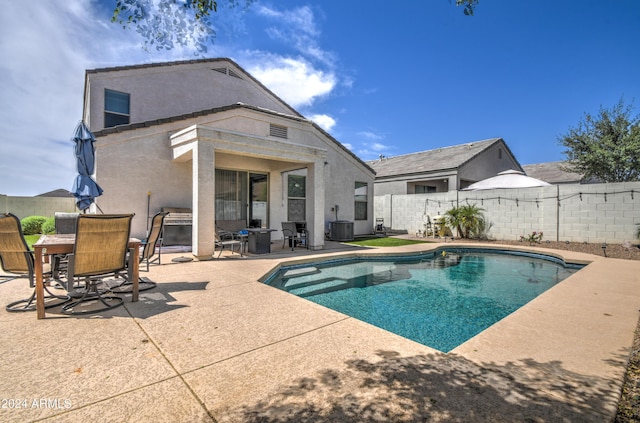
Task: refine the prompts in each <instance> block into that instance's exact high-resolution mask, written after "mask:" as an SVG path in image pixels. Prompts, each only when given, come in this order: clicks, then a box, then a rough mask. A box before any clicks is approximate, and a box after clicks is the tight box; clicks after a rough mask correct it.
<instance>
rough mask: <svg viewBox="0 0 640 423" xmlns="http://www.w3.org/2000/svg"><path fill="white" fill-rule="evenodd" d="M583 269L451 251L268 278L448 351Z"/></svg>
mask: <svg viewBox="0 0 640 423" xmlns="http://www.w3.org/2000/svg"><path fill="white" fill-rule="evenodd" d="M487 251H489V252H487ZM580 267H581V266H580V265H571V264H565V263H564V262H562V261H561V260H558V259H555V258H552V257H551V256H543V255H537V254H529V253H513V252H507V251H492V250H480V249H447V250H440V251H438V252H436V253H430V254H426V255H421V256H405V257H383V256H378V257H375V259H372V258H358V259H342V260H331V261H327V262H320V263H314V264H305V265H303V266H300V265H299V266H290V267H283V268H281V269H280V270H279V271H278V272H277V273H276V274H275V275H273V276H271V277H270V278H269V279H268V280H267V281H266V283H267V284H269V285H272V286H274V287H277V288H279V289H282V290H284V291H287V292H290V293H291V294H295V295H297V296H300V297H304V298H306V299H308V300H310V301H313V302H315V303H318V304H321V305H323V306H326V307H328V308H331V309H333V310H336V311H339V312H341V313H344V314H347V315H349V316H351V317H354V318H356V319H359V320H362V321H365V322H367V323H370V324H372V325H375V326H377V327H380V328H383V329H386V330H388V331H390V332H393V333H396V334H398V335H401V336H404V337H406V338H409V339H412V340H414V341H416V342H419V343H421V344H424V345H427V346H429V347H431V348H435V349H437V350H440V351H443V352H448V351H451V350H452V349H454V348H455V347H457V346H458V345H460V344H462V343H463V342H465V341H466V340H468V339H470V338H472V337H473V336H475V335H476V334H478V333H480V332H482V331H483V330H484V329H486V328H488V327H489V326H491V325H492V324H494V323H496V322H497V321H499V320H501V319H503V318H504V317H506V316H507V315H509V314H510V313H513V312H514V311H515V310H517V309H518V308H520V307H522V306H523V305H525V304H526V303H528V302H529V301H531V300H532V299H534V298H535V297H537V296H538V295H540V294H541V293H543V292H544V291H546V290H547V289H549V288H551V287H552V286H554V285H555V284H557V283H558V282H560V281H562V280H563V279H565V278H566V277H568V276H569V275H571V274H572V273H574V272H575V271H577V270H578V269H579V268H580Z"/></svg>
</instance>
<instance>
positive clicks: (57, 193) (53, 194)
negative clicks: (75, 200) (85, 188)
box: [36, 188, 73, 197]
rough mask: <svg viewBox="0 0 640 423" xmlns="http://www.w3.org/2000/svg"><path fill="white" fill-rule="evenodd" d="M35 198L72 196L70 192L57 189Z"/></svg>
mask: <svg viewBox="0 0 640 423" xmlns="http://www.w3.org/2000/svg"><path fill="white" fill-rule="evenodd" d="M36 197H73V194H72V193H71V192H70V191H67V190H66V189H63V188H58V189H55V190H53V191H49V192H45V193H42V194H39V195H36Z"/></svg>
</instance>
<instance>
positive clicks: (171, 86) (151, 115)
mask: <svg viewBox="0 0 640 423" xmlns="http://www.w3.org/2000/svg"><path fill="white" fill-rule="evenodd" d="M216 68H225V69H227V68H228V69H231V70H232V71H233V72H234V73H235V74H237V75H239V76H240V77H236V76H232V75H230V74H224V73H221V72H218V71H215V70H213V69H216ZM87 81H88V83H87V88H86V93H85V96H86V98H85V116H84V119H85V122H88V123H89V127H90V128H91V130H92V131H94V132H95V131H98V130H101V129H103V128H104V90H105V89H110V90H114V91H119V92H123V93H128V94H129V95H130V123H137V122H145V121H149V120H155V119H162V118H168V117H172V116H180V115H183V114H187V113H193V112H198V111H201V110H207V109H212V108H216V107H223V106H227V105H230V104H236V103H238V102H241V103H245V104H251V105H253V106H256V107H262V108H266V109H269V110H274V111H277V112H281V113H286V114H292V115H294V114H296V112H295V111H294V110H293V109H291V108H289V107H287V106H286V105H285V104H284V103H283V102H282V101H280V100H278V99H277V98H276V97H275V96H274V95H272V94H270V93H269V92H268V91H266V90H265V89H264V87H262V86H260V84H258V83H257V82H256V81H255V80H253V79H251V78H249V77H247V76H246V75H245V74H244V72H243V71H240V70H239V69H238V68H237V67H236V66H235V64H233V63H232V62H230V61H226V60H214V61H198V62H193V63H184V64H172V65H171V66H148V67H144V66H136V67H131V68H122V69H121V70H114V71H108V72H102V71H88V72H87Z"/></svg>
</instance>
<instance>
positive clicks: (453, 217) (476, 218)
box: [444, 204, 484, 238]
mask: <svg viewBox="0 0 640 423" xmlns="http://www.w3.org/2000/svg"><path fill="white" fill-rule="evenodd" d="M482 211H483V209H481V208H479V207H478V206H476V205H475V204H467V205H464V206H459V207H454V208H452V209H451V210H448V211H447V212H446V213H445V214H444V216H445V221H446V222H447V225H448V226H450V227H452V228H456V230H457V231H458V235H459V236H460V237H461V238H469V236H470V235H471V234H472V233H475V232H478V229H479V227H480V224H481V221H482V220H483V218H484V216H483V215H482Z"/></svg>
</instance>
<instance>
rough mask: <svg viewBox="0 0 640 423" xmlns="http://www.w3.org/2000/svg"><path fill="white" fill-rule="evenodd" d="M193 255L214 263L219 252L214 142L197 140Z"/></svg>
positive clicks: (194, 170)
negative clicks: (217, 244)
mask: <svg viewBox="0 0 640 423" xmlns="http://www.w3.org/2000/svg"><path fill="white" fill-rule="evenodd" d="M192 163H193V164H192V186H193V194H192V196H193V197H192V202H193V206H192V207H193V227H192V235H191V236H192V248H193V255H194V256H195V257H197V258H198V259H199V260H211V259H212V258H213V253H214V249H215V247H214V246H215V235H214V234H215V215H216V210H215V206H216V204H215V188H216V184H215V183H216V181H215V174H216V172H215V151H214V148H213V143H210V142H204V141H196V142H195V144H194V146H193V162H192Z"/></svg>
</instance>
